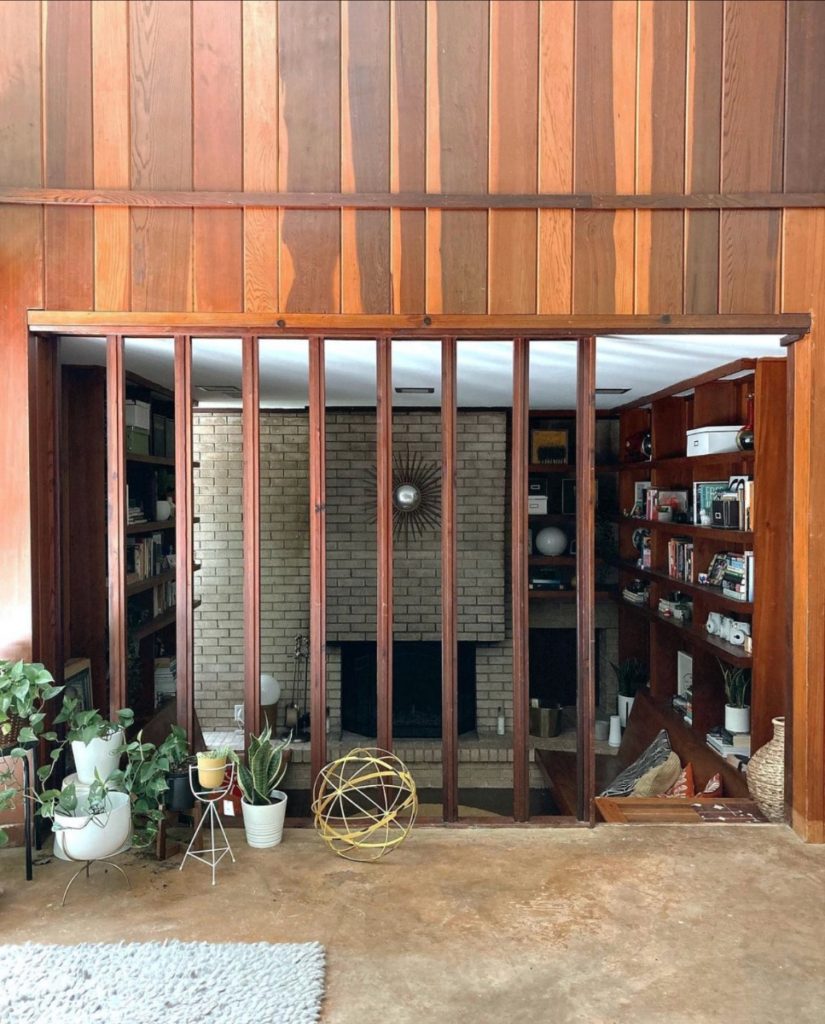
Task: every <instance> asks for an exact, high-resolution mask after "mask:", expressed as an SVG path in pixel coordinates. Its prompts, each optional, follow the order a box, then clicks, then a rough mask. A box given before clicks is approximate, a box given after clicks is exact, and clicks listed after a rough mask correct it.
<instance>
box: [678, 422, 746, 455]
mask: <svg viewBox="0 0 825 1024" xmlns="http://www.w3.org/2000/svg"><path fill="white" fill-rule="evenodd" d="M741 429H742V426H741V424H740V426H738V427H698V428H697V429H696V430H689V431H688V432H687V453H688V455H721V454H722V453H724V452H735V451H737V448H736V435H737V434H738V433H739V431H740V430H741Z"/></svg>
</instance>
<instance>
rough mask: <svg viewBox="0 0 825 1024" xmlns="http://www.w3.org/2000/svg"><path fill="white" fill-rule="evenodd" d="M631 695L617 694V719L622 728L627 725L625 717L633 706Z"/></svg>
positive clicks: (626, 717)
mask: <svg viewBox="0 0 825 1024" xmlns="http://www.w3.org/2000/svg"><path fill="white" fill-rule="evenodd" d="M633 701H634V698H633V697H623V696H622V695H621V694H619V721H620V722H621V724H622V728H623V729H624V727H625V726H626V725H627V719H628V718H629V716H630V709H631V708H632V707H633Z"/></svg>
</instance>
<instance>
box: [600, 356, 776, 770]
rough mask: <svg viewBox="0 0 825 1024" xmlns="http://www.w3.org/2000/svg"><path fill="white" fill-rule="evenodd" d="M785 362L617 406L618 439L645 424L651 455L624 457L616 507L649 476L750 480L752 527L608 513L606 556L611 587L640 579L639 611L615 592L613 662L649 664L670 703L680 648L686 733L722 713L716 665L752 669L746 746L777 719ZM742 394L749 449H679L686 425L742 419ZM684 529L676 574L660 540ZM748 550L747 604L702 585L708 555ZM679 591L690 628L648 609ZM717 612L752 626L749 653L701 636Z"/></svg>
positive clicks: (654, 684)
mask: <svg viewBox="0 0 825 1024" xmlns="http://www.w3.org/2000/svg"><path fill="white" fill-rule="evenodd" d="M785 375H786V364H785V360H784V359H760V360H756V361H755V363H754V365H753V367H752V368H751V372H749V373H747V374H745V375H743V376H738V377H734V378H730V379H724V378H720V379H717V380H704V381H702V382H700V383H698V384H697V385H696V386H695V387H691V385H690V382H688V381H683V382H681V383H679V384H675V385H674V386H673V388H672V389H670V390H669V392H667V393H663V394H660V395H657V396H655V397H654V399H653V400H652V401H651V402H650V403H649V404H647V405H644V406H640V407H635V408H634V407H627V408H624V409H622V410H621V411H620V431H621V446H622V450H623V451H624V450H625V442H626V440H627V438H628V437H630V436H631V435H632V434H635V433H637V432H638V431H649V432H650V436H651V443H652V458H651V459H650V460H647V461H633V462H626V463H623V464H622V466H621V469H620V472H619V506H620V508H621V509H622V510H623V512H624V513H625V515H626V513H627V512H628V511H629V510H630V508H631V507H632V506H633V502H634V494H635V484H636V483H637V482H639V481H648V480H649V481H650V484H651V486H652V487H654V488H659V489H660V490H687V491H688V493H689V494H690V496H691V498H692V491H693V483H694V482H695V481H706V480H727V479H728V478H729V477H731V476H749V477H751V478H752V479H753V481H754V498H753V509H752V523H753V528H752V529H751V530H749V531H744V530H731V529H715V528H713V527H710V526H701V525H696V524H694V523H692V522H691V523H675V522H660V521H658V520H653V521H650V520H646V519H637V518H625V517H624V516H622V517H620V518H619V519H618V529H619V557H618V559H617V560H616V562H615V563H614V564H615V565H616V568H617V569H618V571H619V575H620V591H621V589H623V588H624V586H626V585H627V583H628V582H630V581H632V580H634V579H641V580H645V581H647V582H648V583H649V584H650V604H649V606H641V607H640V606H638V605H635V604H632V603H630V602H628V601H625V600H623V599H622V598H621V595H619V599H618V606H619V644H620V657H622V658H627V657H633V656H635V657H640V658H642V659H644V660H645V661H647V663H648V664H649V666H650V679H651V682H650V685H651V691H652V693H653V695H654V696H655V697H657V698H661V699H669V698H670V697H672V696H673V695H674V694H675V693H676V685H677V683H676V676H677V671H676V662H677V654H678V652H679V651H685V652H686V653H688V654H690V655H691V657H692V658H693V673H692V677H693V729H694V730H695V731H696V732H697V733H699V734H700V736H701V738H702V740H704V734H705V733H706V732H707V731H708V730H710V729H711V728H713V727H715V726H717V725H720V724H721V723H722V721H723V719H724V703H725V700H724V684H723V677H722V673H721V671H720V668H719V664H718V662H719V661H721V662H724V663H727V664H731V665H736V666H740V667H744V668H750V669H751V672H752V687H751V750H752V751H755V750H757V749H758V748H759V747H760V746H762V745H763V744H764V743H765V742H767V740H768V739H770V737H771V735H772V727H771V719H772V718H773V717H775V716H777V715H781V714H784V712H785V707H784V692H785V677H786V665H785V659H786V656H787V648H786V602H787V572H788V567H787V564H786V543H787V529H788V522H789V515H788V508H787V481H786V466H787V459H786V444H787V412H786V409H787V398H786V377H785ZM749 396H752V403H753V412H754V430H755V444H754V450H753V451H747V452H742V451H735V452H726V453H719V454H713V455H704V456H688V455H687V454H686V432H687V431H688V430H690V429H693V428H698V427H705V426H716V425H734V424H736V425H738V424H742V423H746V422H747V416H748V408H749ZM640 528H641V529H645V530H648V531H649V533H650V545H651V566H650V568H645V569H642V568H639V567H638V563H637V559H638V557H639V552H638V550H637V549H636V547H635V546H634V544H633V534H634V532H635V531H636V530H637V529H640ZM677 536H684V537H687V538H690V540H691V541H692V542H693V571H694V579H693V580H691V581H684V580H680V579H677V578H674V577H672V576H671V575H670V574H669V572H668V559H667V553H668V541H670V540H671V539H672V538H673V537H677ZM724 551H732V552H739V553H742V552H744V551H753V552H754V570H755V571H754V576H755V581H756V586H755V591H754V599H753V601H752V602H751V601H744V602H742V601H737V600H735V599H732V598H729V597H726V596H725V595H724V594H723V593H722V591H721V588H717V587H710V586H707V585H704V584H700V583H699V582H698V581H697V580H696V578H695V577H696V575H698V573H699V572H705V571H706V570H707V568H708V565H709V563H710V561H711V558H712V556H713V555H714V554H716V553H718V552H724ZM674 591H680V592H683V593H687V594H689V596H690V597H691V599H692V601H693V618H692V621H691V622H690V623H689V624H683V623H680V622H677V621H675V620H674V619H673V618H671V617H668V616H665V615H662V614H660V613H659V611H658V605H659V599H660V597H662V596H663V595H666V594H668V593H670V592H674ZM711 612H719V613H721V614H722V615H725V616H727V617H729V618H731V619H734V620H736V621H738V622H747V623H749V624H750V627H751V632H752V636H753V649H752V653H751V654H747V653H746V652H745V650H744V649H743V648H742V647H739V646H734V645H732V644H729V643H725V642H724V641H722V640H720V639H718V638H717V637H715V636H711V635H710V634H708V633H707V631H706V628H705V626H706V622H707V618H708V615H709V614H710V613H711Z"/></svg>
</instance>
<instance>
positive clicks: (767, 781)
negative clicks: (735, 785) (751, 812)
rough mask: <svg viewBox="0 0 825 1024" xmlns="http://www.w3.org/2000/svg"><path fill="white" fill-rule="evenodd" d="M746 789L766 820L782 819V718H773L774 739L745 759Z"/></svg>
mask: <svg viewBox="0 0 825 1024" xmlns="http://www.w3.org/2000/svg"><path fill="white" fill-rule="evenodd" d="M748 790H749V791H750V795H751V796H752V797H753V799H754V800H755V801H756V802H757V804H759V808H760V810H761V811H762V813H763V814H764V815H765V817H766V818H767V819H768V820H769V821H777V822H781V821H784V820H785V719H784V718H774V719H773V739H771V740H768V742H767V743H766V744H765V746H764V747H760V748H759V750H757V751H756V753H755V754H754V755H753V757H752V758H751V759H750V761H748Z"/></svg>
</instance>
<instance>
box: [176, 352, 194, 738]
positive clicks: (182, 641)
mask: <svg viewBox="0 0 825 1024" xmlns="http://www.w3.org/2000/svg"><path fill="white" fill-rule="evenodd" d="M174 391H175V661H176V665H177V671H176V674H175V686H176V692H177V723H178V725H179V726H180V727H181V728H182V729H185V730H186V735H187V738H188V740H189V745H190V749H191V748H192V745H193V742H194V736H195V701H194V694H195V653H194V652H195V627H194V611H193V607H192V605H193V599H194V589H195V586H194V578H193V574H194V571H195V569H194V563H195V559H194V547H193V540H192V534H193V523H192V517H193V515H194V509H195V497H194V486H193V476H194V473H193V468H192V462H193V454H194V453H193V448H192V339H191V338H190V337H189V336H188V335H185V334H178V335H176V336H175V388H174Z"/></svg>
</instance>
